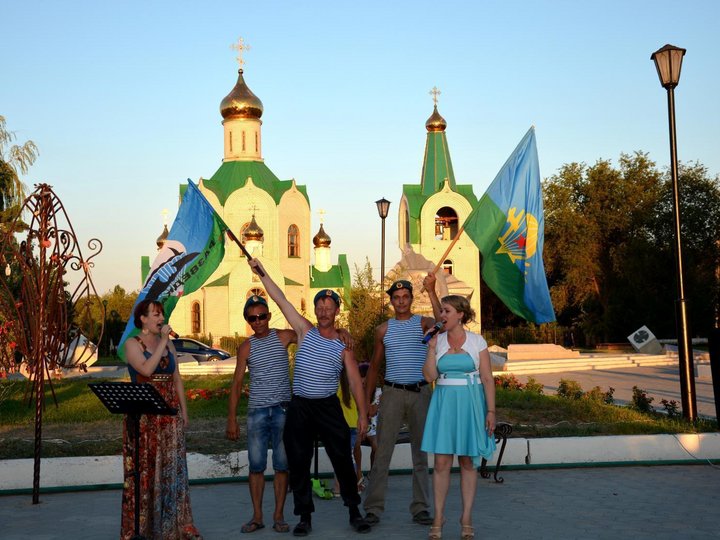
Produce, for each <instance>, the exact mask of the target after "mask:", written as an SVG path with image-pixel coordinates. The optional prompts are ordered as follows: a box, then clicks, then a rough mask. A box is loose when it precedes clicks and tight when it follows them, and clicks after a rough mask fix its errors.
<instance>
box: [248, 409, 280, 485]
mask: <svg viewBox="0 0 720 540" xmlns="http://www.w3.org/2000/svg"><path fill="white" fill-rule="evenodd" d="M286 414H287V406H283V405H272V406H271V407H254V408H252V409H248V412H247V445H248V461H249V462H250V472H251V473H263V472H265V469H266V468H267V450H268V444H270V443H271V444H272V450H273V454H272V461H273V469H274V470H275V471H276V472H285V471H287V470H288V463H287V455H286V454H285V445H284V444H283V429H284V427H285V416H286Z"/></svg>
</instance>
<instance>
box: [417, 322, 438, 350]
mask: <svg viewBox="0 0 720 540" xmlns="http://www.w3.org/2000/svg"><path fill="white" fill-rule="evenodd" d="M442 327H443V323H442V321H438V322H436V323H435V326H433V327H432V330H430V332H429V333H427V334H425V336H423V338H422V343H423V345H427V344H428V342H429V341H430V340H431V339H432V338H433V336H435V335H436V334H437V333H438V332H439V331H440V330H442Z"/></svg>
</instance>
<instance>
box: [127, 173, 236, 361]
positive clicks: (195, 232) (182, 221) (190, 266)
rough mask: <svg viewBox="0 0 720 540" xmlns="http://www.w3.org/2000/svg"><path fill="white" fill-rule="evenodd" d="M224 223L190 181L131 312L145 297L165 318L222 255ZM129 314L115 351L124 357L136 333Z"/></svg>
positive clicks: (205, 277) (200, 282) (210, 271)
mask: <svg viewBox="0 0 720 540" xmlns="http://www.w3.org/2000/svg"><path fill="white" fill-rule="evenodd" d="M226 230H227V225H225V223H224V222H223V220H222V219H221V218H220V216H218V215H217V212H215V210H214V209H213V207H212V206H211V205H210V203H209V202H208V201H207V199H206V198H205V197H204V196H203V194H202V193H200V190H199V189H198V188H197V186H196V185H195V184H193V183H192V181H191V180H189V179H188V188H187V190H186V191H185V195H184V196H183V199H182V202H181V203H180V208H179V209H178V213H177V216H176V217H175V221H174V222H173V225H172V228H171V229H170V232H169V234H168V237H167V240H166V241H165V244H164V245H163V247H162V249H161V250H160V252H159V253H158V255H157V257H156V258H155V261H154V262H153V264H152V266H151V267H150V273H149V274H148V276H147V279H146V280H145V284H144V285H143V288H142V290H141V291H140V294H138V297H137V300H136V301H135V305H134V306H133V311H134V310H135V306H137V304H138V303H140V302H142V301H143V300H145V299H151V300H157V301H159V302H160V303H161V304H162V305H163V312H164V314H165V318H166V320H167V319H169V318H170V314H171V313H172V311H173V309H174V308H175V304H177V302H178V300H179V299H180V297H181V296H182V295H184V294H190V293H191V292H193V291H196V290H197V289H199V288H200V287H202V286H203V284H204V283H205V282H206V281H207V279H208V278H209V277H210V276H211V275H212V273H213V272H214V271H215V270H216V269H217V267H218V265H219V264H220V262H221V261H222V259H223V256H224V255H225V231H226ZM138 332H139V330H138V329H137V328H135V325H134V323H133V316H132V314H131V315H130V320H129V321H128V322H127V325H126V326H125V332H124V333H123V336H122V338H121V339H120V343H119V344H118V354H119V355H120V357H121V358H123V359H125V349H124V344H125V341H127V339H129V338H130V337H133V336H135V335H137V334H138Z"/></svg>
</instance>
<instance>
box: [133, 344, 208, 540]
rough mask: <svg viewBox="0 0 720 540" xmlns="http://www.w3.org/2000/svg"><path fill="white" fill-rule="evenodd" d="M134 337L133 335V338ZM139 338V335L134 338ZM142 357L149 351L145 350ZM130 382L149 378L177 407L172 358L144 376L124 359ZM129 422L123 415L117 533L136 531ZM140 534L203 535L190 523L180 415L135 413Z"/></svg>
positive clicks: (165, 539)
mask: <svg viewBox="0 0 720 540" xmlns="http://www.w3.org/2000/svg"><path fill="white" fill-rule="evenodd" d="M136 339H137V338H136ZM138 341H140V340H139V339H138ZM140 344H141V345H142V346H143V351H144V353H145V357H146V358H149V357H150V353H149V352H147V350H145V346H144V345H143V343H142V341H140ZM128 371H129V372H130V378H131V380H132V381H133V382H148V381H149V382H151V383H152V384H153V386H155V388H157V390H158V391H159V392H160V395H161V396H162V397H163V398H165V401H167V403H168V405H170V407H174V408H176V409H178V410H179V409H180V402H179V400H178V396H177V393H176V391H175V384H174V383H173V378H172V374H173V373H174V371H175V358H174V356H173V354H172V353H170V352H169V351H168V356H166V357H163V358H162V360H160V364H159V365H158V367H157V369H156V370H155V373H154V374H153V376H152V377H151V378H150V379H148V378H147V377H143V376H142V375H140V374H139V373H137V372H136V371H135V370H134V369H133V368H132V366H130V365H128ZM132 431H133V428H132V424H131V422H130V420H129V419H128V418H127V417H126V418H125V421H124V422H123V473H124V478H125V482H124V485H123V496H122V519H121V525H120V527H121V528H120V538H121V539H122V540H129V539H131V538H132V537H133V536H134V535H135V480H134V477H133V476H132V473H133V470H134V469H135V463H134V455H135V454H134V451H135V445H134V439H133V433H132ZM139 461H140V534H141V535H142V536H145V537H146V538H147V539H148V540H151V539H153V540H178V539H190V538H195V539H197V538H202V537H201V536H200V533H199V532H198V531H197V529H196V528H195V526H194V525H193V517H192V511H191V509H190V495H189V488H188V472H187V461H186V459H185V429H184V426H183V420H182V416H181V415H180V414H178V415H176V416H159V415H152V414H149V415H143V416H141V418H140V459H139Z"/></svg>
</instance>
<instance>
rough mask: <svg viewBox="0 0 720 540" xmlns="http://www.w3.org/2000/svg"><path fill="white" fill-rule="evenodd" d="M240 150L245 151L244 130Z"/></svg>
mask: <svg viewBox="0 0 720 540" xmlns="http://www.w3.org/2000/svg"><path fill="white" fill-rule="evenodd" d="M242 151H243V152H244V151H245V132H244V131H243V132H242Z"/></svg>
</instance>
